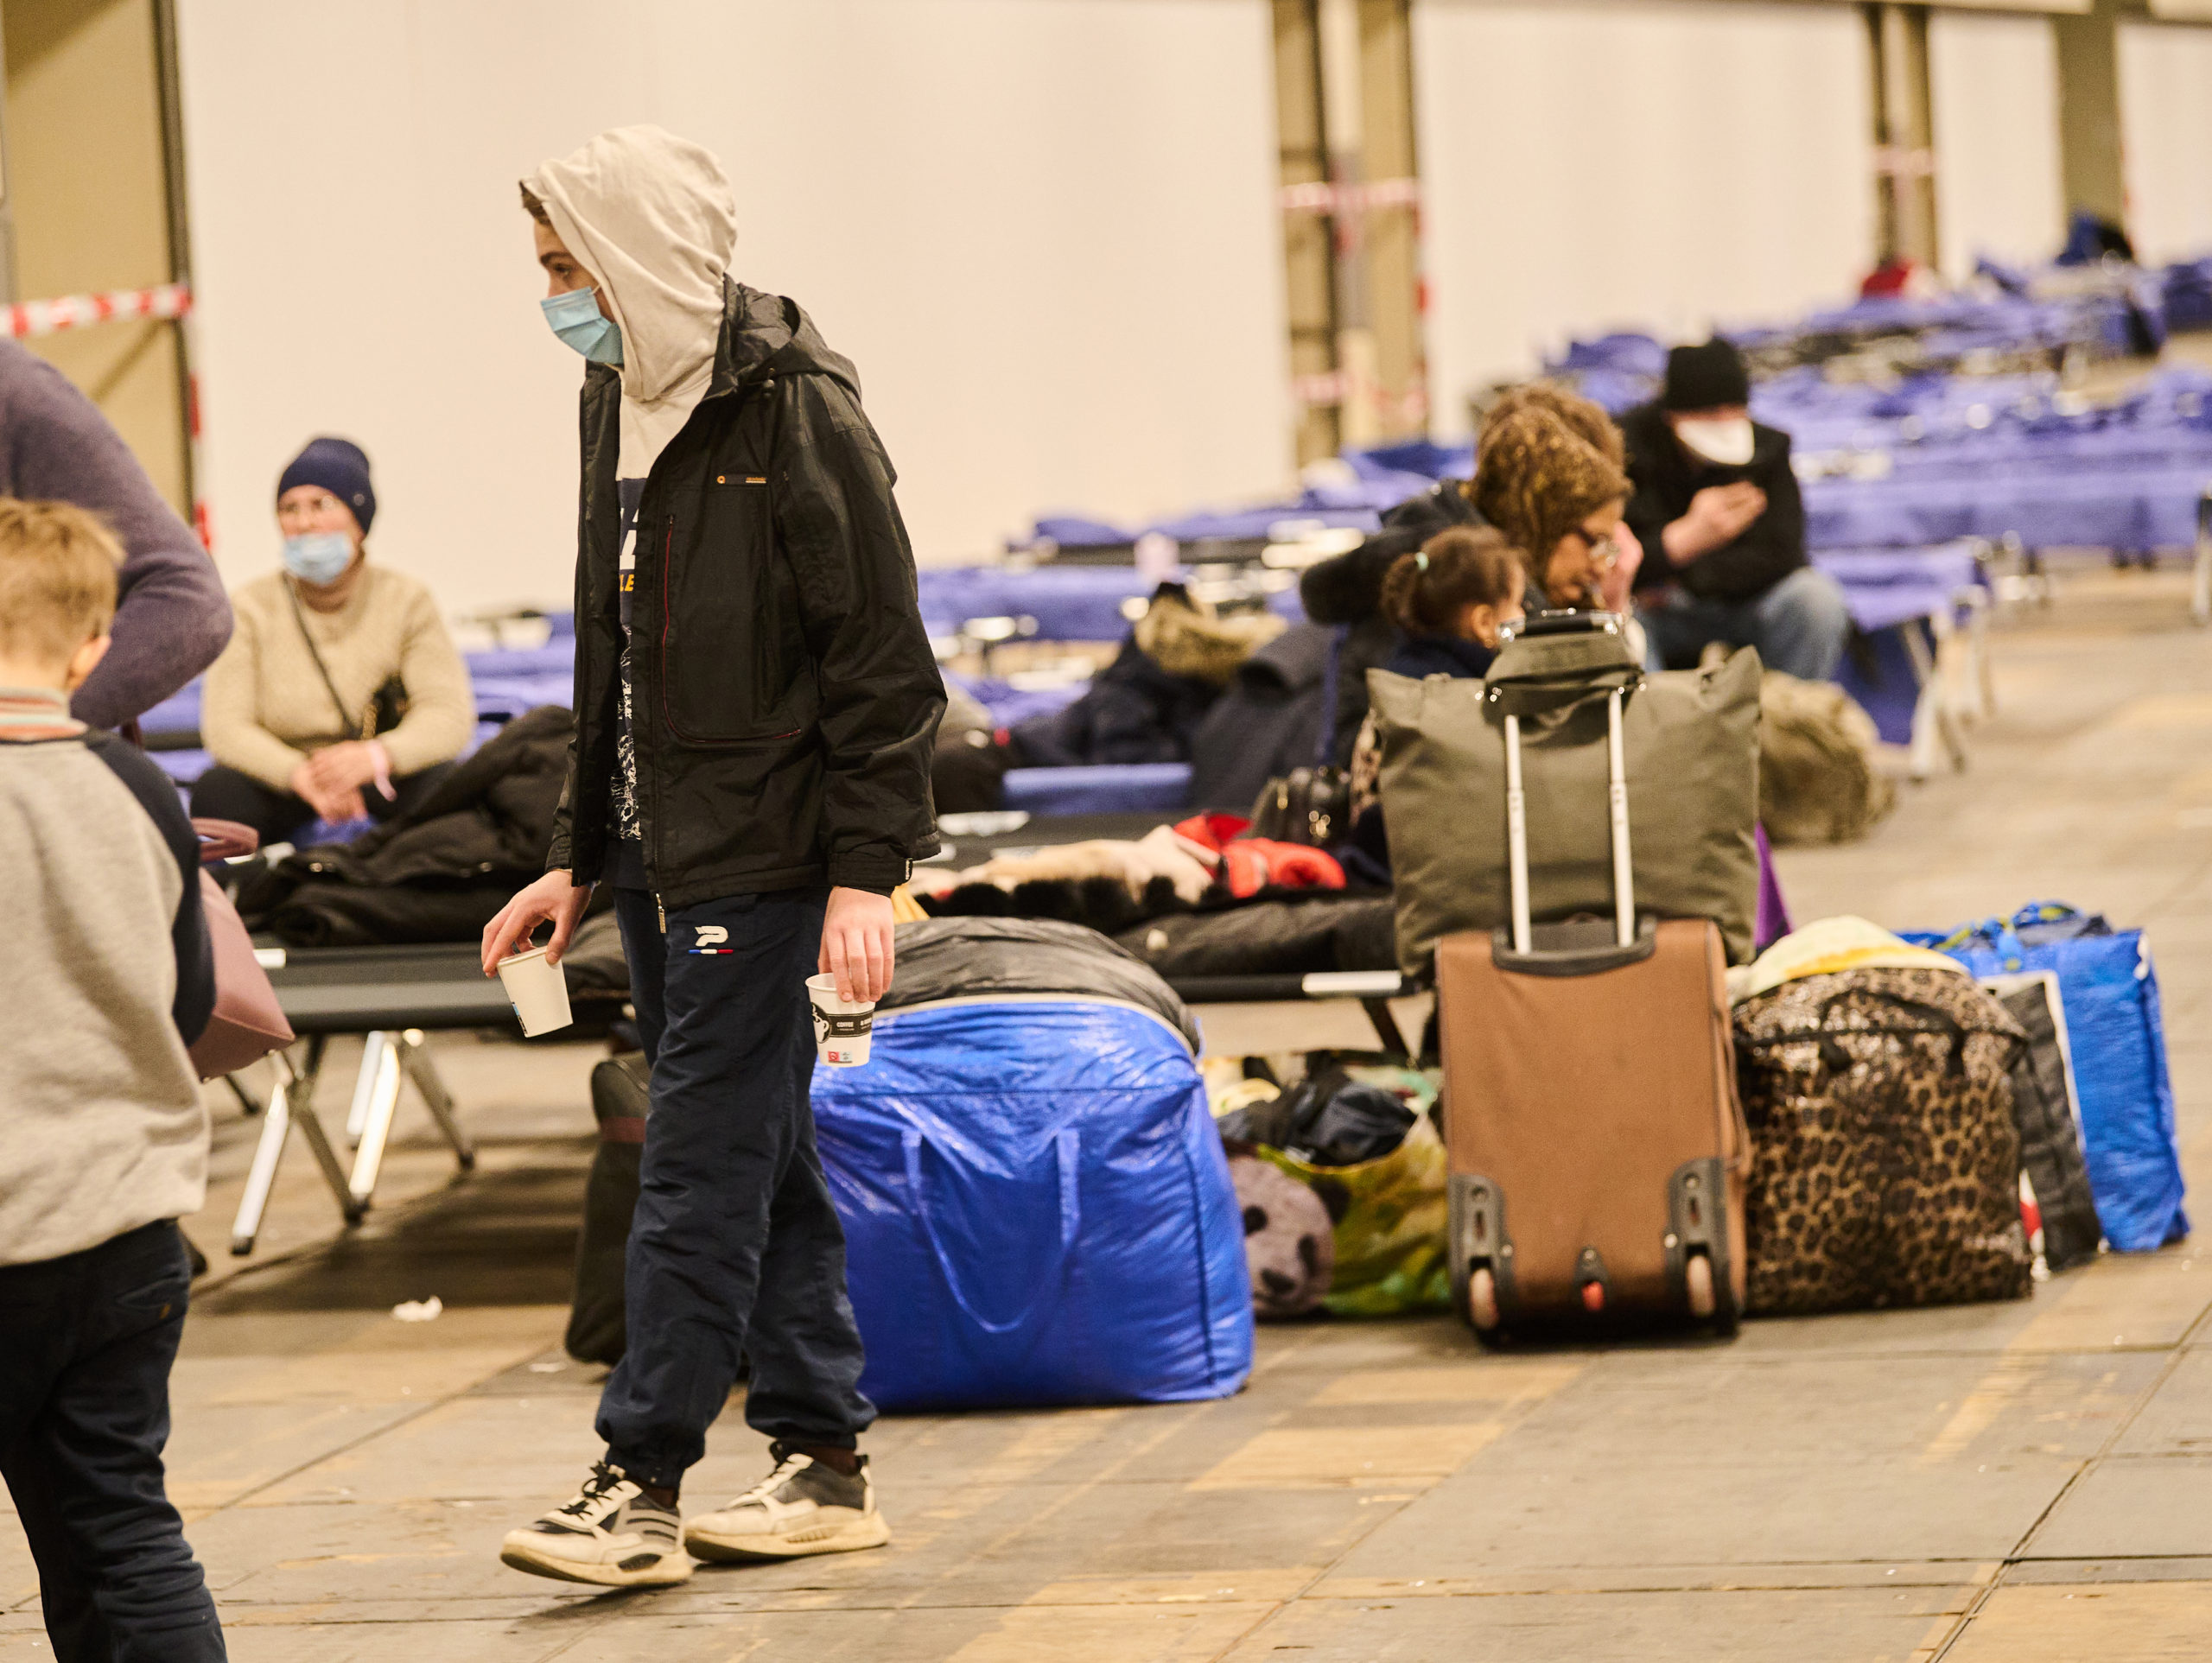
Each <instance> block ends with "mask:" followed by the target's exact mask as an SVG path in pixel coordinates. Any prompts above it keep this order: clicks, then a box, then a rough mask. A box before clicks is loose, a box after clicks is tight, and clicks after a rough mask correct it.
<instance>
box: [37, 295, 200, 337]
mask: <svg viewBox="0 0 2212 1663" xmlns="http://www.w3.org/2000/svg"><path fill="white" fill-rule="evenodd" d="M191 309H192V288H191V285H190V284H188V283H157V284H156V285H155V286H154V287H153V288H151V289H111V290H110V291H109V292H108V293H106V294H105V295H63V296H62V297H61V298H60V300H54V301H17V302H16V304H14V305H12V306H10V307H9V308H7V330H8V333H10V335H13V336H14V337H15V338H16V340H27V339H29V337H31V336H34V335H50V334H53V333H54V332H55V331H56V330H60V329H74V328H77V327H80V326H82V325H84V324H87V323H105V322H107V321H109V320H110V319H112V318H181V317H182V316H183V315H184V314H186V313H188V312H189V311H190V310H191Z"/></svg>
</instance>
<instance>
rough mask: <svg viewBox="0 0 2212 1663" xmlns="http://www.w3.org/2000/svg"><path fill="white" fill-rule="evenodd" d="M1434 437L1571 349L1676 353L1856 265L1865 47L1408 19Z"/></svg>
mask: <svg viewBox="0 0 2212 1663" xmlns="http://www.w3.org/2000/svg"><path fill="white" fill-rule="evenodd" d="M1414 31H1415V32H1414V73H1415V76H1416V87H1415V93H1416V98H1417V100H1418V108H1417V111H1416V119H1417V121H1418V123H1419V127H1420V136H1421V175H1422V181H1423V189H1422V200H1423V214H1422V227H1423V237H1424V242H1423V258H1424V261H1425V263H1426V266H1427V272H1428V276H1429V286H1430V293H1431V310H1430V317H1429V329H1428V346H1429V366H1430V392H1431V397H1432V398H1433V401H1434V403H1435V404H1436V407H1437V410H1438V416H1439V422H1440V427H1441V428H1445V429H1447V430H1451V431H1459V430H1462V429H1464V428H1465V420H1466V416H1465V395H1466V393H1467V392H1468V390H1470V389H1471V388H1472V387H1474V386H1476V385H1478V384H1482V383H1484V382H1487V381H1490V380H1492V379H1495V378H1500V377H1504V376H1510V375H1519V374H1524V373H1527V372H1529V371H1533V370H1534V369H1535V368H1536V366H1537V364H1538V362H1539V360H1540V359H1541V355H1542V354H1543V353H1544V352H1548V351H1552V350H1555V349H1556V348H1557V347H1558V346H1560V344H1561V343H1562V342H1563V341H1564V340H1566V339H1567V338H1568V337H1569V336H1570V335H1573V334H1580V333H1590V332H1592V331H1599V330H1603V329H1606V328H1609V327H1628V328H1646V329H1656V330H1657V331H1659V332H1661V333H1662V334H1678V335H1687V334H1689V333H1695V332H1698V331H1701V330H1703V329H1704V328H1705V327H1707V326H1708V325H1709V324H1710V323H1711V322H1712V321H1714V320H1715V319H1720V320H1747V319H1763V318H1768V317H1774V316H1779V315H1784V314H1789V313H1791V312H1793V311H1796V310H1798V309H1801V308H1804V307H1806V306H1808V304H1810V303H1813V302H1815V301H1832V300H1838V299H1840V298H1843V297H1845V296H1846V295H1848V294H1849V293H1850V292H1852V291H1853V288H1854V286H1855V284H1856V282H1857V280H1858V278H1859V276H1861V275H1862V274H1863V272H1864V271H1865V270H1866V267H1867V266H1868V265H1869V264H1871V263H1872V248H1873V232H1872V220H1873V187H1872V179H1871V175H1870V172H1869V168H1870V163H1869V159H1868V154H1867V153H1868V149H1869V146H1870V139H1869V136H1868V135H1869V133H1870V132H1871V117H1870V116H1869V114H1868V98H1869V92H1868V85H1867V83H1868V69H1867V62H1866V60H1867V45H1866V27H1865V24H1864V23H1863V22H1861V20H1860V18H1859V15H1858V13H1857V11H1856V10H1854V9H1853V8H1850V7H1847V6H1841V5H1836V6H1810V5H1802V6H1801V5H1751V4H1743V3H1735V0H1722V3H1713V0H1705V3H1700V0H1680V3H1661V0H1635V3H1619V0H1615V3H1602V0H1520V3H1509V0H1419V3H1418V4H1417V5H1416V7H1415V10H1414Z"/></svg>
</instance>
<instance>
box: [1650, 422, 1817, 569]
mask: <svg viewBox="0 0 2212 1663" xmlns="http://www.w3.org/2000/svg"><path fill="white" fill-rule="evenodd" d="M1621 432H1622V434H1623V435H1624V436H1625V437H1626V438H1627V440H1628V473H1629V478H1630V480H1631V481H1633V482H1634V484H1635V486H1636V495H1635V496H1634V497H1632V498H1630V499H1629V505H1628V515H1627V518H1628V523H1629V529H1630V530H1632V531H1634V532H1635V533H1636V535H1637V541H1638V542H1640V543H1643V566H1642V567H1641V568H1638V569H1637V574H1636V587H1637V588H1639V589H1648V588H1657V587H1662V585H1664V584H1667V583H1670V582H1672V583H1679V584H1681V587H1683V588H1684V589H1686V590H1688V592H1689V593H1691V594H1694V595H1695V596H1697V597H1698V598H1699V599H1700V600H1727V601H1737V600H1757V599H1758V597H1759V596H1761V595H1763V594H1764V593H1766V592H1767V591H1768V590H1769V589H1771V588H1772V587H1774V586H1775V585H1776V584H1777V583H1779V582H1781V581H1782V580H1783V578H1785V577H1787V576H1789V574H1790V573H1792V572H1794V571H1796V569H1797V568H1799V567H1800V566H1802V565H1803V564H1804V563H1805V499H1804V498H1803V497H1802V496H1801V495H1799V494H1798V491H1797V475H1796V473H1795V472H1794V471H1793V470H1792V469H1791V467H1790V466H1789V435H1788V434H1786V433H1784V432H1783V431H1782V429H1781V428H1770V427H1766V426H1764V425H1763V424H1761V423H1759V422H1753V423H1752V424H1751V439H1752V445H1751V460H1750V461H1749V462H1747V463H1745V465H1744V466H1743V467H1719V466H1718V465H1716V464H1711V463H1705V462H1699V461H1696V460H1693V459H1692V458H1691V456H1690V454H1689V453H1688V451H1686V450H1684V449H1683V448H1682V444H1681V441H1680V440H1679V439H1677V438H1675V430H1674V428H1671V427H1669V425H1668V424H1667V416H1666V412H1665V411H1663V410H1662V409H1660V408H1659V406H1658V405H1657V404H1656V403H1653V404H1639V405H1637V407H1636V409H1632V410H1630V412H1629V413H1628V414H1627V415H1626V416H1623V417H1622V418H1621ZM1739 479H1748V480H1750V481H1751V483H1752V484H1753V485H1755V486H1758V487H1759V489H1760V490H1762V491H1764V492H1766V512H1765V513H1764V514H1762V515H1760V516H1759V517H1758V519H1756V520H1754V521H1752V522H1751V529H1750V530H1747V531H1745V533H1744V535H1743V536H1740V537H1738V538H1737V539H1736V541H1735V542H1733V543H1728V544H1726V545H1725V546H1723V547H1721V548H1719V549H1714V550H1713V552H1712V553H1710V554H1707V555H1699V556H1698V558H1697V559H1695V560H1694V561H1692V562H1690V563H1689V564H1688V565H1687V566H1675V565H1672V564H1670V563H1669V561H1668V559H1667V550H1666V547H1665V545H1664V544H1663V543H1662V542H1661V541H1660V534H1661V533H1662V532H1663V531H1664V530H1666V529H1667V528H1668V527H1669V525H1671V524H1674V523H1675V521H1676V520H1678V519H1680V518H1681V517H1682V516H1683V515H1685V514H1687V513H1688V512H1689V507H1690V498H1693V497H1694V496H1696V495H1697V493H1698V492H1700V491H1702V490H1704V489H1705V488H1706V486H1713V485H1733V484H1735V483H1736V482H1737V481H1738V480H1739Z"/></svg>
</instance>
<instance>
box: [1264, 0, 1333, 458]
mask: <svg viewBox="0 0 2212 1663" xmlns="http://www.w3.org/2000/svg"><path fill="white" fill-rule="evenodd" d="M1320 12H1321V5H1320V0H1274V37H1275V131H1276V135H1277V140H1278V143H1279V147H1280V154H1281V183H1282V206H1283V215H1282V230H1283V276H1284V285H1285V292H1286V297H1287V301H1288V311H1289V323H1290V376H1291V392H1292V397H1294V399H1295V400H1296V402H1297V406H1298V427H1297V456H1298V462H1299V465H1300V467H1303V466H1304V465H1305V464H1306V463H1307V462H1310V461H1313V460H1315V459H1316V458H1318V457H1323V456H1333V455H1335V454H1337V452H1338V450H1339V449H1340V448H1341V447H1342V437H1341V428H1340V426H1339V422H1338V410H1339V405H1340V403H1341V401H1342V385H1343V378H1342V376H1341V375H1340V374H1339V372H1338V371H1339V365H1338V356H1337V331H1338V306H1337V271H1336V254H1335V245H1336V239H1337V219H1336V214H1335V213H1334V211H1333V203H1334V194H1333V192H1332V188H1331V186H1330V180H1329V144H1328V133H1327V130H1326V127H1325V107H1324V102H1323V98H1322V79H1321V16H1320Z"/></svg>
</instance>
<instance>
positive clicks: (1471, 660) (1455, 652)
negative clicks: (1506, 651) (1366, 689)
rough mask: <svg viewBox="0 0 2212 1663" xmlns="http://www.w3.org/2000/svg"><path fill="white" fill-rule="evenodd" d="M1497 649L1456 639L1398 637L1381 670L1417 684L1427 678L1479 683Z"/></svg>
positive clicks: (1425, 636) (1475, 642)
mask: <svg viewBox="0 0 2212 1663" xmlns="http://www.w3.org/2000/svg"><path fill="white" fill-rule="evenodd" d="M1496 658H1497V648H1495V647H1486V646H1484V644H1482V643H1481V642H1479V641H1467V640H1463V639H1461V638H1459V637H1458V636H1456V635H1403V634H1402V635H1400V636H1399V638H1398V648H1397V651H1395V652H1393V653H1392V654H1391V655H1390V657H1389V660H1388V661H1387V662H1386V663H1384V664H1383V669H1385V670H1389V672H1390V674H1391V675H1393V676H1407V677H1408V678H1410V679H1412V680H1414V681H1416V682H1418V681H1420V680H1421V679H1422V678H1423V677H1424V676H1454V677H1458V678H1462V679H1472V680H1475V681H1480V680H1481V679H1482V678H1483V677H1484V676H1487V675H1489V674H1490V667H1491V663H1492V662H1493V661H1494V660H1496Z"/></svg>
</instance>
